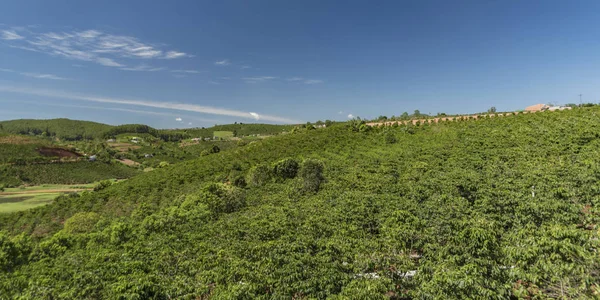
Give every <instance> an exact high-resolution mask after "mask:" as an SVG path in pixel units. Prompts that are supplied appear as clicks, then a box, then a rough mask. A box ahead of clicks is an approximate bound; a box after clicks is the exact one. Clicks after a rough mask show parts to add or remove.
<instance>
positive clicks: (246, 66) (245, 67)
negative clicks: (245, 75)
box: [240, 65, 252, 70]
mask: <svg viewBox="0 0 600 300" xmlns="http://www.w3.org/2000/svg"><path fill="white" fill-rule="evenodd" d="M250 68H252V67H251V66H248V65H244V66H241V67H240V69H242V70H243V69H250Z"/></svg>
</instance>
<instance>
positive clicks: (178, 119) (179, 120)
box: [175, 117, 183, 122]
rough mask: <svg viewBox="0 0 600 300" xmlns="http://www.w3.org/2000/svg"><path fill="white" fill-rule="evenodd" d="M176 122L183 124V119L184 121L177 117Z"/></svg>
mask: <svg viewBox="0 0 600 300" xmlns="http://www.w3.org/2000/svg"><path fill="white" fill-rule="evenodd" d="M175 121H177V122H183V119H182V118H179V117H177V118H175Z"/></svg>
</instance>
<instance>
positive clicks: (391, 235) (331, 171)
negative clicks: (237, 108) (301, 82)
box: [0, 107, 600, 299]
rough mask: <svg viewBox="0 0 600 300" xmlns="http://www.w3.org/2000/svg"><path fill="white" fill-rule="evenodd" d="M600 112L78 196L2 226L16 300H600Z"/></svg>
mask: <svg viewBox="0 0 600 300" xmlns="http://www.w3.org/2000/svg"><path fill="white" fill-rule="evenodd" d="M599 113H600V109H599V108H598V107H592V108H578V109H573V110H572V111H562V112H551V113H536V114H518V115H514V116H510V117H498V118H482V119H477V120H469V121H466V120H464V121H463V120H458V121H456V120H455V121H451V122H440V123H438V124H420V123H415V124H414V125H413V124H412V123H409V124H399V125H394V126H367V125H366V123H365V122H363V121H361V120H352V121H349V122H347V123H345V124H336V125H334V126H328V127H327V128H325V129H319V130H311V129H310V128H309V127H304V128H296V129H294V130H290V132H289V134H285V135H278V136H275V137H271V138H268V139H264V140H261V141H260V142H256V143H251V144H247V145H241V146H236V147H235V148H231V149H229V150H226V151H219V152H217V151H213V152H212V153H210V154H208V155H200V156H198V157H196V158H194V159H189V160H183V161H181V162H178V163H174V164H170V165H166V166H164V167H159V168H157V169H155V170H154V171H152V172H147V173H141V174H139V175H137V176H135V177H133V178H131V179H129V180H127V181H125V182H123V183H119V184H116V185H108V186H106V187H104V188H102V189H99V190H98V191H94V192H86V193H82V194H81V195H66V196H61V197H59V198H58V199H56V200H55V201H53V202H52V203H51V204H48V205H44V206H40V207H37V208H33V209H30V210H27V211H22V212H18V213H14V214H3V215H0V226H1V229H2V230H4V233H1V234H0V240H2V241H3V243H4V245H6V246H5V248H2V249H13V250H11V251H10V252H3V253H2V255H4V256H3V257H8V259H7V260H4V261H3V263H4V265H2V267H3V269H2V270H3V271H1V272H0V294H3V295H7V297H8V298H18V297H22V298H60V297H65V298H121V297H122V298H152V297H154V298H201V299H202V298H213V299H238V298H242V299H254V298H258V299H272V298H281V299H291V298H299V299H312V298H315V299H324V298H331V299H352V298H359V299H385V298H386V297H387V298H400V299H402V298H416V299H433V298H437V299H467V298H470V299H489V298H498V299H505V298H560V297H563V298H579V299H581V298H593V297H595V295H596V294H597V293H598V292H599V288H598V285H597V282H599V281H600V274H598V272H597V270H598V269H599V268H600V258H599V256H598V250H599V249H598V248H600V244H599V243H598V238H599V236H598V235H599V231H598V228H597V224H598V222H600V212H599V210H598V206H599V205H600V203H599V202H598V199H599V196H600V193H599V191H600V188H599V185H598V182H599V179H600V175H599V174H600V167H599V166H600V153H599V150H598V149H600V122H599V120H598V117H597V115H598V114H599ZM199 145H200V144H199ZM206 145H207V146H208V145H211V144H210V143H207V144H206ZM187 147H192V146H186V147H180V148H183V149H186V148H187ZM148 150H150V149H148ZM90 249H93V251H90ZM23 278H27V280H23Z"/></svg>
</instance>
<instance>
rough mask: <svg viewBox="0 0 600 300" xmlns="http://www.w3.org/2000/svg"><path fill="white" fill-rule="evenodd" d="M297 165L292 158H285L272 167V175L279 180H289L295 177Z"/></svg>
mask: <svg viewBox="0 0 600 300" xmlns="http://www.w3.org/2000/svg"><path fill="white" fill-rule="evenodd" d="M298 169H299V165H298V162H297V161H296V160H294V159H293V158H286V159H283V160H280V161H278V162H276V163H275V164H274V165H273V174H274V175H275V176H276V177H278V178H279V179H291V178H294V177H296V174H297V173H298Z"/></svg>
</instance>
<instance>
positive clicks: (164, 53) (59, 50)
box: [0, 29, 191, 68]
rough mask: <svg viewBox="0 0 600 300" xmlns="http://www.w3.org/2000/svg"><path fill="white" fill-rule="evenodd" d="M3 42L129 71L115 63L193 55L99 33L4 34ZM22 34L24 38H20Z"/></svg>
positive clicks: (2, 32)
mask: <svg viewBox="0 0 600 300" xmlns="http://www.w3.org/2000/svg"><path fill="white" fill-rule="evenodd" d="M0 33H1V35H0V38H2V39H4V40H7V41H9V43H8V44H9V46H10V47H13V48H18V49H23V50H29V51H36V52H42V53H46V54H49V55H53V56H61V57H65V58H68V59H73V60H81V61H88V62H95V63H98V64H101V65H103V66H108V67H119V68H122V67H125V65H124V64H121V63H119V62H116V61H115V59H123V58H128V59H145V60H148V59H176V58H182V57H190V56H191V55H189V54H187V53H184V52H179V51H174V50H168V49H161V48H163V47H162V46H157V45H154V44H149V43H144V42H142V41H140V40H139V39H137V38H135V37H131V36H124V35H113V34H109V33H104V32H101V31H98V30H85V31H69V32H45V33H43V32H34V31H31V30H30V29H27V30H21V31H19V34H17V33H16V32H15V31H14V30H3V31H0ZM20 34H22V35H20Z"/></svg>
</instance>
